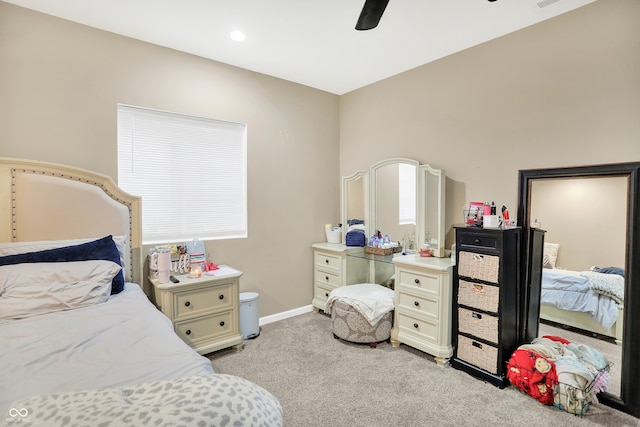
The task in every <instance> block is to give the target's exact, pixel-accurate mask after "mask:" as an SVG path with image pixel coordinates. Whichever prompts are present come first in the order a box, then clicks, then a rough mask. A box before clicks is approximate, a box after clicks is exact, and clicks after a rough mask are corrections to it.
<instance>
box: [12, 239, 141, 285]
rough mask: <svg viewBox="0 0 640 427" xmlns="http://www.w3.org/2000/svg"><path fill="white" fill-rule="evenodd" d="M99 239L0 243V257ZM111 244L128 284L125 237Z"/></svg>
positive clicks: (129, 278) (126, 240)
mask: <svg viewBox="0 0 640 427" xmlns="http://www.w3.org/2000/svg"><path fill="white" fill-rule="evenodd" d="M101 237H104V236H100V237H88V238H84V239H68V240H39V241H33V242H9V243H0V256H7V255H17V254H25V253H27V252H37V251H45V250H47V249H58V248H64V247H66V246H75V245H81V244H83V243H88V242H93V241H94V240H98V239H100V238H101ZM111 238H112V239H113V242H114V243H115V244H116V248H118V253H119V254H120V263H121V264H122V271H123V272H124V276H125V280H126V281H128V282H130V281H131V280H132V279H131V277H129V276H130V275H129V270H127V263H126V260H127V258H128V256H127V243H128V239H127V236H111Z"/></svg>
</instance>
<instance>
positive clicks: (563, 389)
mask: <svg viewBox="0 0 640 427" xmlns="http://www.w3.org/2000/svg"><path fill="white" fill-rule="evenodd" d="M609 369H610V365H607V366H606V367H605V368H604V369H601V370H599V371H598V373H597V374H596V376H595V379H594V380H593V381H591V382H589V383H588V384H586V385H585V386H584V387H582V388H578V387H574V386H571V385H569V384H564V383H560V384H558V385H557V389H556V390H555V394H554V396H553V406H555V407H556V408H560V409H562V410H563V411H566V412H568V413H570V414H575V415H582V414H584V413H585V412H587V409H589V405H590V404H591V402H592V401H593V399H594V398H595V396H596V394H597V391H595V390H594V389H593V386H594V385H595V384H596V383H597V382H598V378H599V377H601V376H603V375H608V372H609Z"/></svg>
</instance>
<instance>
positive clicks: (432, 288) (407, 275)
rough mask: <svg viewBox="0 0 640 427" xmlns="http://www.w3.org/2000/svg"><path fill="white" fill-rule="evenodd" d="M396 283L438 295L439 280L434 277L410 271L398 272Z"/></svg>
mask: <svg viewBox="0 0 640 427" xmlns="http://www.w3.org/2000/svg"><path fill="white" fill-rule="evenodd" d="M396 283H399V284H402V285H405V286H412V287H417V288H420V289H424V290H425V291H427V292H430V293H432V294H435V295H439V294H440V280H439V277H438V276H436V275H428V274H424V273H416V272H413V271H411V270H399V271H398V277H396Z"/></svg>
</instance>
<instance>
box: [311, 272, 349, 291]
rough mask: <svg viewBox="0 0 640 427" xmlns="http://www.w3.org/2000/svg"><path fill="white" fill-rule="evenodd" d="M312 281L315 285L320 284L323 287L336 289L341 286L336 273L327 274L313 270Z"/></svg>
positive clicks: (340, 280)
mask: <svg viewBox="0 0 640 427" xmlns="http://www.w3.org/2000/svg"><path fill="white" fill-rule="evenodd" d="M313 274H314V276H315V277H314V278H313V279H314V280H315V282H316V283H318V284H319V283H321V284H323V285H325V286H331V287H334V288H335V287H337V286H341V285H342V277H341V276H340V275H339V274H337V273H329V272H326V271H322V270H318V269H316V270H314V272H313Z"/></svg>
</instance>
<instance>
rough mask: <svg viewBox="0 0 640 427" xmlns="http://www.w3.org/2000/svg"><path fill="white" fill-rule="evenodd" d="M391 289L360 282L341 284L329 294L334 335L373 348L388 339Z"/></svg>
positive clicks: (391, 318) (391, 305)
mask: <svg viewBox="0 0 640 427" xmlns="http://www.w3.org/2000/svg"><path fill="white" fill-rule="evenodd" d="M394 298H395V296H394V292H393V291H392V290H391V289H389V288H385V287H384V286H380V285H376V284H371V283H363V284H359V285H349V286H341V287H339V288H336V289H334V290H333V291H331V293H330V294H329V299H328V300H327V309H326V310H325V312H327V313H331V320H332V322H333V323H332V329H333V331H332V332H333V336H334V337H335V338H341V339H343V340H346V341H349V342H355V343H368V344H369V345H370V346H371V347H373V348H375V347H376V346H377V344H378V343H379V342H381V341H386V340H388V339H389V336H390V334H391V327H392V326H393V309H394Z"/></svg>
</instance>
